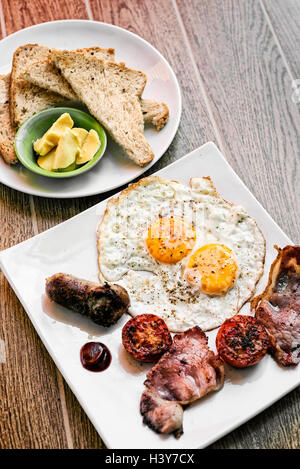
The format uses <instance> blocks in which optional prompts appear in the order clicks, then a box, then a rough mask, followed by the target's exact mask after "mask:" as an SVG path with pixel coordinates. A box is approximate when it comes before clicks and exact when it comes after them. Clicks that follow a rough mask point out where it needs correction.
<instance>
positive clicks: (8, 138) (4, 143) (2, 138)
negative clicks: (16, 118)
mask: <svg viewBox="0 0 300 469" xmlns="http://www.w3.org/2000/svg"><path fill="white" fill-rule="evenodd" d="M9 84H10V74H7V75H0V118H1V127H0V153H1V155H2V157H3V159H4V161H5V162H6V163H8V164H16V163H17V162H18V158H17V155H16V152H15V146H14V142H15V135H16V129H15V127H14V126H13V125H12V124H11V121H10V112H9Z"/></svg>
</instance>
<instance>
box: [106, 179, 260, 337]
mask: <svg viewBox="0 0 300 469" xmlns="http://www.w3.org/2000/svg"><path fill="white" fill-rule="evenodd" d="M264 257H265V240H264V237H263V235H262V233H261V231H260V229H259V228H258V226H257V224H256V222H255V220H254V219H253V218H251V217H250V216H249V215H248V214H247V212H246V211H245V209H244V208H243V207H241V206H239V205H234V204H230V203H228V202H226V201H225V200H224V199H222V198H221V197H220V196H219V195H218V194H217V192H216V189H215V187H214V185H213V183H212V181H211V180H210V178H204V177H202V178H192V179H191V181H190V187H187V186H185V185H183V184H180V183H178V182H176V181H169V180H164V179H162V178H159V177H156V176H150V177H148V178H144V179H142V180H141V181H139V182H138V183H136V184H132V185H131V186H129V188H128V189H125V190H124V191H123V192H121V194H120V195H119V196H118V197H116V198H112V199H110V201H109V202H108V205H107V208H106V211H105V214H104V216H103V219H102V221H101V223H100V225H99V228H98V262H99V270H100V279H101V280H102V281H107V282H117V283H118V284H120V285H122V286H123V287H125V288H126V289H127V291H128V293H129V295H130V300H131V307H130V311H129V312H130V314H132V315H137V314H144V313H153V314H156V315H158V316H160V317H162V318H163V319H164V320H165V322H166V323H167V325H168V327H169V329H170V330H171V331H173V332H180V331H184V330H185V329H187V328H190V327H193V326H195V325H198V326H200V327H201V328H202V329H203V330H204V331H205V330H210V329H213V328H215V327H218V326H219V325H220V324H222V323H223V322H224V320H225V319H226V318H229V317H231V316H233V315H235V314H237V312H238V311H239V310H240V308H241V307H242V306H243V304H244V303H245V302H246V301H247V300H248V299H250V298H251V296H252V295H253V293H254V291H255V286H256V283H257V282H258V280H259V278H260V276H261V275H262V272H263V266H264Z"/></svg>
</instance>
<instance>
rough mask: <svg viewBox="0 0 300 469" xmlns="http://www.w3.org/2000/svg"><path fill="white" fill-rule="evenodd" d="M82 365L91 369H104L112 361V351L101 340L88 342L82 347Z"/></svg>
mask: <svg viewBox="0 0 300 469" xmlns="http://www.w3.org/2000/svg"><path fill="white" fill-rule="evenodd" d="M80 360H81V363H82V366H83V367H84V368H86V369H87V370H89V371H104V370H106V368H108V367H109V365H110V362H111V353H110V351H109V350H108V348H107V347H106V345H104V344H101V342H88V343H86V344H84V345H83V347H81V350H80Z"/></svg>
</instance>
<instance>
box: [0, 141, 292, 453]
mask: <svg viewBox="0 0 300 469" xmlns="http://www.w3.org/2000/svg"><path fill="white" fill-rule="evenodd" d="M209 147H211V148H212V149H214V151H217V152H218V154H219V156H220V157H221V158H222V159H223V161H224V162H225V164H226V165H227V166H228V167H229V168H230V169H231V171H232V172H233V173H234V175H235V176H236V177H237V178H238V179H239V182H240V183H241V184H242V186H243V189H244V190H245V189H246V191H247V195H248V196H250V197H251V198H252V199H254V200H255V201H256V203H257V204H258V206H259V207H260V209H261V210H262V211H263V212H264V214H265V215H266V216H267V218H268V219H270V220H271V221H272V223H273V224H274V225H276V228H277V229H278V230H279V231H280V232H281V234H283V235H284V237H285V238H287V240H288V241H289V242H290V243H292V244H294V243H293V242H292V240H290V238H289V237H288V236H287V235H286V234H285V232H284V231H283V230H282V229H281V228H280V227H279V225H278V224H277V223H276V221H275V220H274V219H273V218H272V217H271V215H270V214H269V213H268V212H267V211H266V209H265V208H264V207H263V205H262V204H261V203H260V202H259V201H258V200H257V199H256V197H255V196H254V194H253V193H252V192H251V191H250V190H249V189H248V187H247V186H246V185H245V183H244V182H243V180H242V179H241V178H240V177H239V176H238V175H237V173H236V172H235V171H234V169H233V168H232V167H231V165H230V164H229V162H228V161H227V159H226V158H225V156H224V155H223V154H222V152H221V151H220V150H219V148H218V147H217V146H216V144H215V143H214V142H212V141H209V142H207V143H205V144H203V145H201V146H200V147H198V148H196V149H195V150H193V151H191V152H189V153H188V154H186V155H184V156H183V157H181V158H179V159H178V160H176V161H174V162H173V163H171V164H170V165H168V166H166V167H164V168H162V169H160V170H158V171H157V172H156V173H159V172H160V171H162V170H166V169H167V168H169V167H171V166H176V165H177V164H178V163H180V162H181V163H182V161H184V160H185V159H187V158H189V157H190V155H192V154H193V153H195V152H198V151H201V150H204V149H205V148H209ZM156 173H154V174H156ZM116 196H117V194H114V195H112V196H109V197H107V198H105V199H104V200H102V201H101V202H98V203H96V204H95V205H93V206H92V207H89V208H88V209H86V210H84V211H83V212H81V213H79V214H77V215H75V216H74V217H71V218H69V219H68V220H65V221H64V222H62V223H59V224H58V225H56V226H54V227H52V228H49V229H48V230H46V231H44V232H42V233H39V234H37V235H35V236H32V237H31V238H29V239H27V240H25V241H22V242H21V243H18V244H16V245H14V246H12V247H10V248H7V249H5V250H2V251H0V267H1V269H2V271H3V273H4V275H5V276H6V278H7V280H8V281H9V283H10V285H11V286H12V288H13V290H14V292H15V293H16V296H17V297H18V299H19V301H20V302H21V304H22V306H23V307H24V309H25V311H26V314H27V315H28V317H29V319H30V321H31V322H32V324H33V326H34V327H35V329H36V331H37V333H38V334H39V336H40V338H41V340H42V341H43V343H44V345H45V347H46V349H47V352H48V353H49V355H50V357H51V359H52V360H53V361H54V363H55V365H56V366H57V368H58V369H59V371H60V372H61V373H62V375H63V377H64V379H65V380H66V382H67V383H68V385H69V386H70V388H71V390H72V391H73V393H74V394H75V396H76V398H77V400H78V401H79V403H80V405H81V406H82V408H83V410H84V412H85V413H86V414H87V416H88V418H89V419H90V421H91V422H92V424H93V426H94V427H95V429H96V431H97V432H98V433H99V434H100V436H101V438H102V440H103V441H104V442H105V444H106V446H107V447H108V448H110V449H117V448H115V447H114V446H113V445H112V444H111V443H112V441H111V438H110V435H107V434H106V432H105V431H103V429H100V427H99V424H98V422H97V421H96V420H95V419H94V416H93V415H91V412H89V410H87V409H86V406H85V405H84V404H83V401H82V396H81V395H78V394H77V390H76V389H75V386H73V383H72V382H71V381H70V379H69V377H66V375H65V373H64V368H65V367H64V365H63V364H62V363H61V362H59V360H57V359H56V357H55V356H52V353H51V352H52V349H53V347H52V345H50V344H49V342H48V340H47V338H46V336H45V334H44V333H43V332H42V331H41V329H40V327H39V325H38V324H37V322H36V321H35V318H34V316H33V315H32V314H30V313H29V312H28V308H27V307H26V305H25V301H24V300H23V298H22V295H21V293H20V292H19V290H18V288H17V286H16V285H15V283H14V280H13V279H12V277H11V276H10V274H8V272H7V270H6V267H5V257H6V255H7V253H8V251H10V252H12V251H13V250H14V249H16V248H17V247H19V246H20V245H22V244H24V243H27V242H30V240H32V239H33V238H35V239H38V238H39V237H41V236H44V235H46V234H47V232H49V231H53V230H55V229H57V228H58V227H60V226H61V225H63V224H65V223H68V222H69V221H70V220H72V219H73V218H77V217H79V216H80V215H82V214H83V213H86V212H90V211H92V210H95V209H96V207H99V206H100V205H101V204H105V203H107V201H108V200H109V199H111V198H112V197H116ZM299 384H300V376H299V378H298V377H297V380H296V382H295V383H293V385H289V386H288V387H287V388H286V389H284V390H283V391H282V392H281V393H280V394H279V395H278V396H276V397H274V398H273V399H271V400H270V401H268V402H267V403H266V404H263V405H259V406H258V407H257V409H256V410H255V412H252V413H251V415H250V416H248V415H246V416H245V417H244V418H242V419H240V420H238V419H237V420H236V421H234V422H233V423H232V422H231V423H228V425H226V426H225V427H223V429H222V431H220V432H219V433H216V434H215V436H214V437H209V438H207V439H206V440H204V441H202V442H201V444H198V445H194V446H193V447H191V448H192V449H202V448H205V447H207V446H208V445H210V444H212V443H214V442H215V441H217V440H219V439H220V438H222V437H223V436H225V435H227V434H228V433H230V432H231V431H233V430H235V429H236V428H238V427H240V426H241V425H243V424H244V423H246V422H248V421H250V420H251V419H252V418H254V417H255V416H256V415H258V414H259V413H261V412H263V411H264V410H265V409H267V408H269V407H270V406H271V405H273V404H274V403H275V402H277V401H278V400H280V399H281V398H282V397H284V396H285V395H287V394H288V393H290V392H291V391H293V390H294V389H295V388H296V387H298V386H299ZM127 449H133V448H131V447H128V448H127ZM161 449H162V448H161Z"/></svg>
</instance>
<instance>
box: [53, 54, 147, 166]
mask: <svg viewBox="0 0 300 469" xmlns="http://www.w3.org/2000/svg"><path fill="white" fill-rule="evenodd" d="M50 55H51V60H52V62H53V63H54V65H55V66H56V67H57V68H58V69H59V70H60V72H61V73H62V75H63V77H64V78H65V79H66V80H67V81H68V82H69V84H70V85H71V87H72V88H73V90H74V91H75V93H76V95H77V96H78V97H79V98H80V100H81V101H82V102H83V103H84V104H85V105H86V106H87V108H88V109H89V111H90V113H91V114H92V115H93V116H94V117H95V118H96V119H97V120H98V121H99V122H101V124H102V125H103V126H104V127H105V128H106V130H107V131H108V132H109V133H110V135H111V136H112V138H113V139H114V140H115V141H116V142H117V143H118V144H119V145H120V146H121V147H122V148H123V149H124V150H125V152H126V153H127V154H128V155H129V157H130V158H131V159H132V160H133V161H134V162H135V163H136V164H138V165H140V166H144V165H146V164H147V163H149V162H150V161H151V160H152V159H153V157H154V154H153V151H152V149H151V147H150V145H149V143H148V142H147V140H146V138H145V136H144V120H143V113H142V109H141V105H140V98H141V95H142V92H143V90H144V87H145V84H146V75H145V74H144V73H142V72H137V71H136V70H132V69H129V68H127V67H126V66H125V65H124V64H123V63H122V64H117V63H113V62H107V61H104V60H101V59H98V58H97V57H94V56H87V55H85V54H83V53H80V52H76V51H67V50H65V51H57V50H55V51H52V52H51V54H50Z"/></svg>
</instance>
